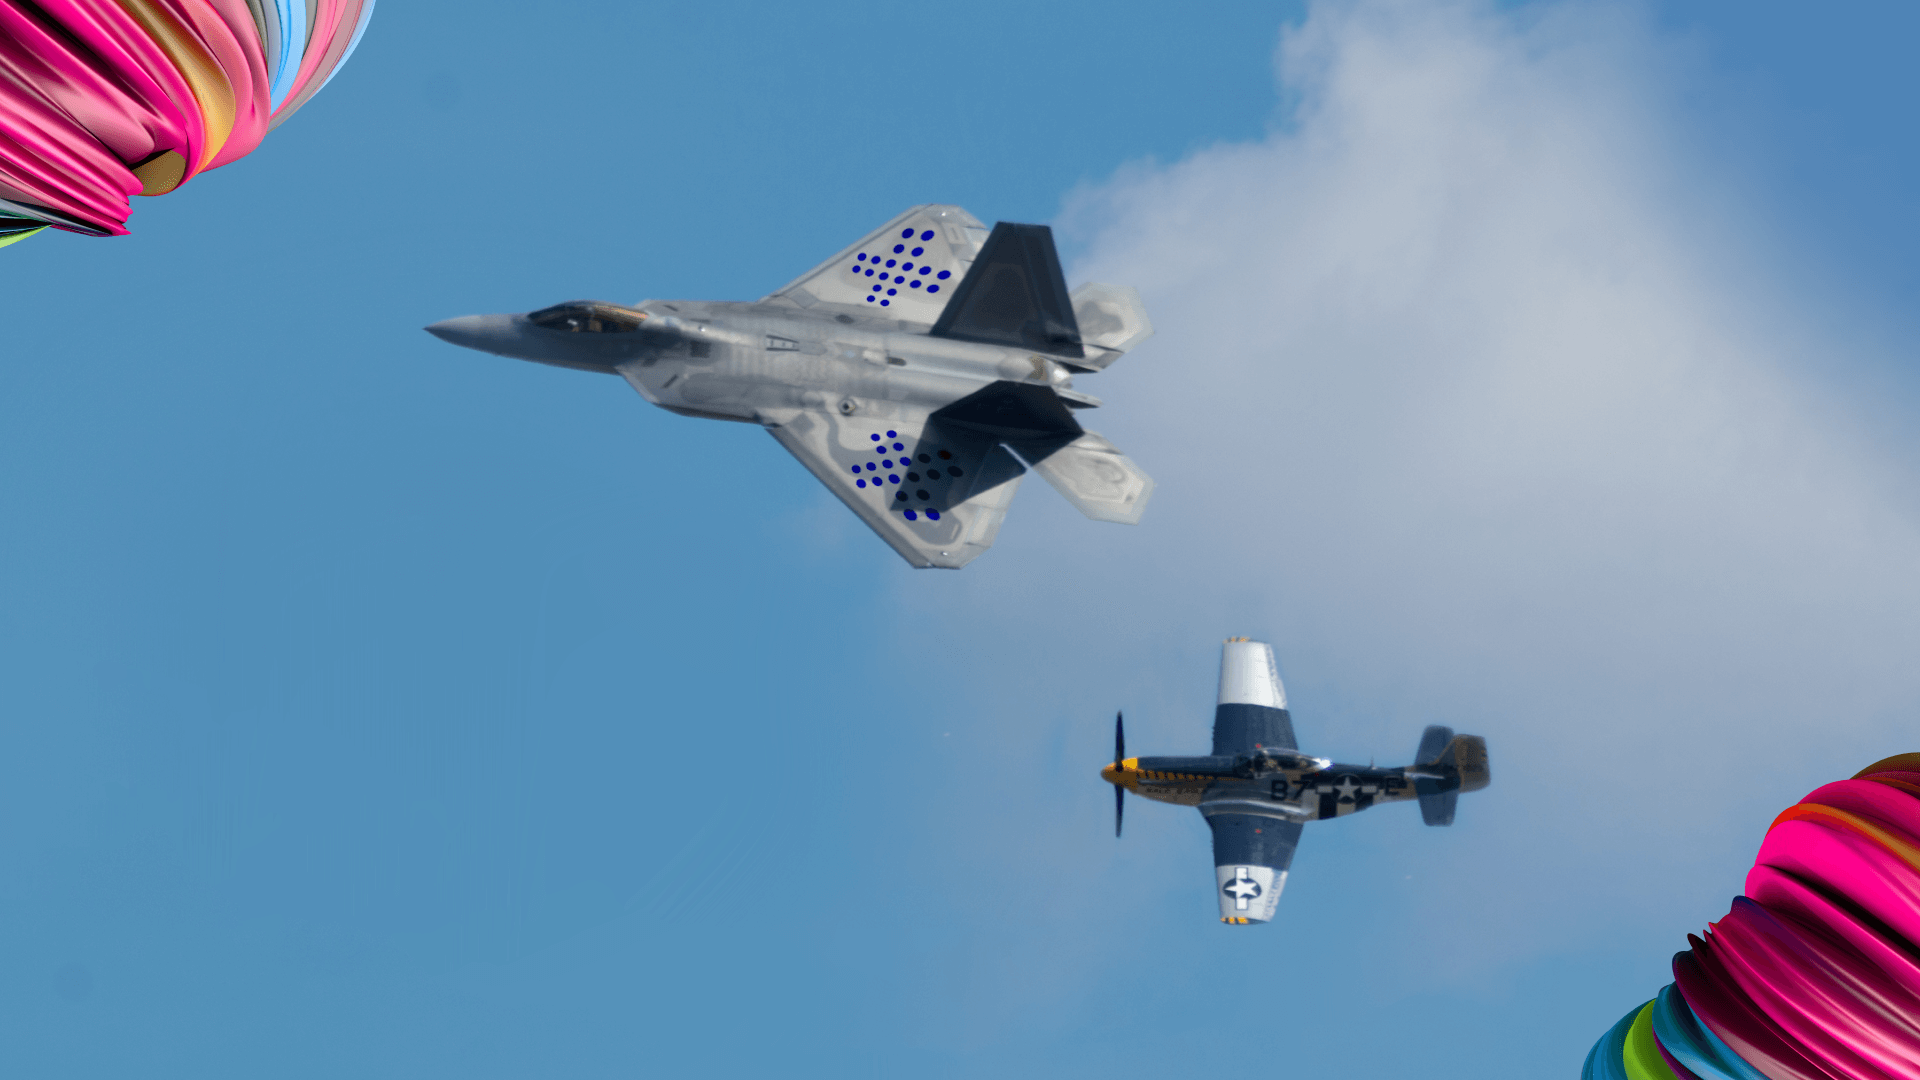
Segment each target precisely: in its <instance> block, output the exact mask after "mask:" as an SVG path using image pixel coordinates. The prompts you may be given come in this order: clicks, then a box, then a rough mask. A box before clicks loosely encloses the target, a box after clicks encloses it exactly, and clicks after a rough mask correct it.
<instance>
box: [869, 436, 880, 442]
mask: <svg viewBox="0 0 1920 1080" xmlns="http://www.w3.org/2000/svg"><path fill="white" fill-rule="evenodd" d="M868 437H869V438H871V439H872V440H873V441H874V442H879V441H880V436H878V435H872V436H868Z"/></svg>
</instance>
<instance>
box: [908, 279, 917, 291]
mask: <svg viewBox="0 0 1920 1080" xmlns="http://www.w3.org/2000/svg"><path fill="white" fill-rule="evenodd" d="M907 287H908V288H910V289H917V288H919V287H920V279H919V278H914V279H913V280H912V281H909V282H907Z"/></svg>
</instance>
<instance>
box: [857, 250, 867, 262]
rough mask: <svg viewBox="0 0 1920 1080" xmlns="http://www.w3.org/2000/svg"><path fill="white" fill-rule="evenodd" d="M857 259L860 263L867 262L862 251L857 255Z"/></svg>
mask: <svg viewBox="0 0 1920 1080" xmlns="http://www.w3.org/2000/svg"><path fill="white" fill-rule="evenodd" d="M857 258H859V260H860V261H861V262H866V261H867V253H866V252H864V251H863V252H861V253H860V254H859V255H858V256H857Z"/></svg>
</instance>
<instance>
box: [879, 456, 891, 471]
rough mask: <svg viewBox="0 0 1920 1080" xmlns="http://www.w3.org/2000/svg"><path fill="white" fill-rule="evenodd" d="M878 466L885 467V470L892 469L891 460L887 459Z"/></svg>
mask: <svg viewBox="0 0 1920 1080" xmlns="http://www.w3.org/2000/svg"><path fill="white" fill-rule="evenodd" d="M880 464H882V465H885V466H886V467H887V468H889V469H891V468H893V459H892V458H888V459H886V460H885V461H882V462H881V463H880Z"/></svg>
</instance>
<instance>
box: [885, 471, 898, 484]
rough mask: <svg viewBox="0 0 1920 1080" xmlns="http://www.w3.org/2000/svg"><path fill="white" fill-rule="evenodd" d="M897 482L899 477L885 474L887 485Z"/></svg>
mask: <svg viewBox="0 0 1920 1080" xmlns="http://www.w3.org/2000/svg"><path fill="white" fill-rule="evenodd" d="M899 482H900V478H899V477H897V476H895V475H893V474H892V473H888V474H887V483H889V484H897V483H899Z"/></svg>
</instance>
